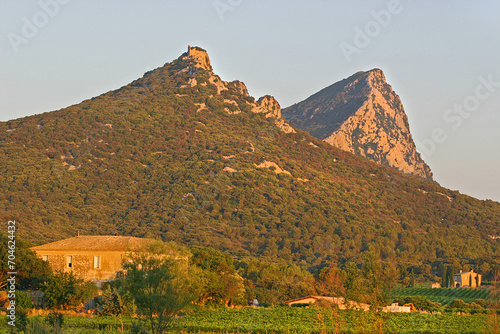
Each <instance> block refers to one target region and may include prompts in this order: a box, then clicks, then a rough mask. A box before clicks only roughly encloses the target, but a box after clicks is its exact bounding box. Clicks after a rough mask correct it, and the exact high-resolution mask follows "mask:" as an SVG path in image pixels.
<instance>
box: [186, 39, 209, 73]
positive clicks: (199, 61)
mask: <svg viewBox="0 0 500 334" xmlns="http://www.w3.org/2000/svg"><path fill="white" fill-rule="evenodd" d="M187 57H189V58H191V59H193V60H194V61H195V64H196V65H197V67H201V68H203V69H205V70H207V71H210V72H212V65H211V64H210V58H209V57H208V53H207V51H205V50H204V49H202V48H200V47H198V46H194V47H191V46H189V45H188V52H187Z"/></svg>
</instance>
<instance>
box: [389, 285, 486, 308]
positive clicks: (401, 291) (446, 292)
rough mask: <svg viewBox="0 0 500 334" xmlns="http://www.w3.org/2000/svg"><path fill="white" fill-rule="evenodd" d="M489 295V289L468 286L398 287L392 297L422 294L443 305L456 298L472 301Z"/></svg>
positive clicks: (421, 295) (467, 301)
mask: <svg viewBox="0 0 500 334" xmlns="http://www.w3.org/2000/svg"><path fill="white" fill-rule="evenodd" d="M489 295H490V291H489V290H485V289H466V288H460V289H456V288H439V289H431V288H396V289H394V290H393V291H392V297H394V298H398V297H414V296H420V297H423V298H427V299H429V300H430V301H432V302H434V303H440V304H441V305H443V306H445V305H448V304H451V303H452V302H453V301H454V300H455V299H461V300H463V301H464V302H466V303H472V302H474V301H475V300H476V299H488V297H489Z"/></svg>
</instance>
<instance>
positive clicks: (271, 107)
mask: <svg viewBox="0 0 500 334" xmlns="http://www.w3.org/2000/svg"><path fill="white" fill-rule="evenodd" d="M252 106H253V108H252V111H253V112H254V113H264V114H265V115H266V117H274V118H276V119H275V121H274V123H275V124H276V126H277V127H279V128H280V129H281V131H283V132H285V133H295V132H296V131H295V129H294V128H293V127H292V126H291V125H290V124H288V123H287V122H286V121H285V120H284V119H283V118H282V117H281V106H280V104H279V103H278V101H276V99H275V98H274V97H272V96H271V95H265V96H263V97H261V98H260V99H259V100H258V101H257V102H256V103H254V104H253V105H252Z"/></svg>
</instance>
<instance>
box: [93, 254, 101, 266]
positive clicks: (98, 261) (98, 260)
mask: <svg viewBox="0 0 500 334" xmlns="http://www.w3.org/2000/svg"><path fill="white" fill-rule="evenodd" d="M94 269H101V257H100V256H94Z"/></svg>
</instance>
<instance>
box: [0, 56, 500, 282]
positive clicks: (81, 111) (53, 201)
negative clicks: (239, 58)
mask: <svg viewBox="0 0 500 334" xmlns="http://www.w3.org/2000/svg"><path fill="white" fill-rule="evenodd" d="M192 66H193V64H192V61H190V60H186V59H182V58H179V59H178V60H175V61H173V62H172V63H170V64H166V65H165V66H164V67H161V68H159V69H156V70H154V71H151V72H148V73H146V74H145V76H144V77H143V78H141V79H139V80H136V81H134V82H133V83H131V84H130V85H128V86H125V87H123V88H121V89H119V90H117V91H112V92H109V93H106V94H103V95H101V96H99V97H96V98H93V99H91V100H87V101H84V102H82V103H80V104H78V105H74V106H71V107H68V108H65V109H62V110H58V111H54V112H50V113H45V114H41V115H35V116H30V117H25V118H22V119H17V120H12V121H8V122H2V123H0V171H1V173H0V181H1V182H0V187H1V188H0V196H1V199H2V200H1V201H0V218H1V219H2V220H3V221H7V220H8V219H15V220H16V221H18V223H19V226H20V228H19V234H20V235H21V236H24V237H25V238H27V239H29V240H32V241H36V242H37V243H43V242H49V241H55V240H58V239H61V238H65V237H69V236H74V235H76V233H77V231H80V233H81V234H110V233H113V232H114V231H115V230H118V231H119V233H120V234H122V235H134V236H160V237H161V238H162V239H163V240H168V241H169V240H174V241H177V242H179V243H182V244H186V245H189V246H213V247H215V248H217V249H219V250H223V251H228V252H230V253H231V254H233V255H235V256H237V257H240V258H245V257H249V256H252V257H259V258H261V259H266V260H267V261H273V262H277V263H281V264H289V263H292V262H293V263H295V264H297V265H299V266H300V267H301V268H303V269H311V270H314V269H316V268H320V267H322V266H325V265H327V264H329V263H339V264H340V265H343V264H345V263H347V262H348V261H355V262H358V263H360V262H361V259H362V254H363V253H365V252H367V251H372V252H373V253H374V254H377V256H379V257H380V258H381V259H383V260H384V261H387V262H392V263H396V264H398V265H399V266H400V274H401V275H402V276H405V275H408V274H409V272H410V269H411V268H413V270H414V273H415V274H416V275H417V277H425V278H426V279H431V280H434V279H438V277H440V276H441V275H442V273H443V270H444V268H445V264H448V265H453V266H454V267H455V268H459V267H462V266H463V265H465V264H468V265H470V266H471V267H474V268H476V270H477V271H479V272H481V273H483V274H485V275H486V277H485V279H488V275H491V273H492V272H493V271H494V270H495V269H499V268H500V267H499V260H498V259H499V258H500V257H499V256H498V249H499V240H498V239H497V240H493V239H492V238H490V237H489V236H490V235H500V204H498V203H496V202H492V201H480V200H477V199H474V198H471V197H468V196H464V195H461V194H459V193H458V192H453V191H450V190H448V189H444V188H441V187H439V186H438V185H436V184H435V183H432V182H428V181H425V180H422V179H419V178H415V177H409V176H405V175H403V174H401V173H399V172H397V171H394V170H392V169H390V168H385V167H383V166H379V165H377V164H374V163H370V162H368V161H366V160H365V159H362V158H359V157H356V156H354V155H351V154H348V153H346V152H343V151H340V150H338V149H335V148H333V147H331V146H330V145H328V144H326V143H323V142H321V141H319V140H317V139H315V138H313V137H312V136H310V135H308V134H306V133H304V132H301V131H298V132H297V133H293V134H285V133H284V132H282V131H280V129H279V128H278V127H276V126H275V124H274V120H273V118H266V117H265V116H264V115H263V114H255V113H252V112H251V107H250V105H249V104H248V103H247V102H252V101H254V99H253V98H252V97H249V96H248V95H246V94H245V93H244V92H242V91H241V89H239V88H238V85H237V83H229V84H228V89H227V90H223V91H222V92H221V93H220V94H218V93H217V87H216V86H215V85H214V84H212V83H211V82H210V80H209V79H210V75H211V74H210V73H208V72H207V71H204V70H201V69H197V70H196V71H194V72H193V67H192ZM186 69H187V70H186ZM193 77H195V78H196V81H197V84H196V85H193V86H191V85H188V84H187V83H188V81H189V80H190V79H192V78H193ZM228 100H232V101H234V102H235V103H236V104H237V105H235V104H234V103H232V102H228ZM202 104H204V105H205V106H206V107H205V108H201V107H200V106H202ZM226 108H227V110H230V111H231V112H240V113H234V114H230V113H229V112H228V111H227V110H226ZM264 161H270V162H274V163H276V164H277V165H278V166H279V167H280V168H281V169H283V170H285V171H288V172H289V173H290V174H286V173H280V174H277V173H275V171H273V168H274V167H271V168H269V169H266V168H257V167H256V165H258V164H261V163H262V162H264ZM436 276H437V277H436Z"/></svg>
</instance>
